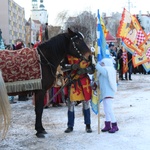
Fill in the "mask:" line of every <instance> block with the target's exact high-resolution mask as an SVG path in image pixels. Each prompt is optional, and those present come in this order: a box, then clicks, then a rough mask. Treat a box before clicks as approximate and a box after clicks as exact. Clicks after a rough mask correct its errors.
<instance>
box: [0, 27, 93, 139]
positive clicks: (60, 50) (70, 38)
mask: <svg viewBox="0 0 150 150" xmlns="http://www.w3.org/2000/svg"><path fill="white" fill-rule="evenodd" d="M35 51H36V52H37V54H38V55H39V57H38V58H39V59H38V60H36V62H37V63H38V64H40V68H41V69H40V70H41V76H42V78H41V86H38V88H39V89H30V90H29V91H24V92H26V93H27V92H28V93H30V92H31V91H32V92H34V94H35V130H36V131H37V132H36V136H37V137H38V138H44V137H45V134H47V132H46V130H45V128H44V127H43V124H42V114H43V106H44V96H45V93H46V91H47V90H48V89H50V88H51V87H52V86H53V84H54V82H55V80H56V71H57V67H58V65H59V64H60V62H61V61H62V60H63V58H65V57H66V56H67V55H70V56H74V57H76V58H81V59H84V58H85V55H86V54H87V53H91V51H90V49H89V48H88V46H87V45H86V43H85V42H84V40H83V37H82V35H81V33H79V32H73V31H72V30H70V29H69V28H68V32H65V33H61V34H58V35H57V36H55V37H53V38H51V39H49V40H47V41H45V42H43V43H41V44H40V45H38V47H37V48H36V49H35ZM2 72H3V71H2ZM22 92H23V89H22ZM8 94H9V93H8ZM10 94H14V95H16V94H17V95H19V92H17V93H10ZM0 105H1V104H0ZM5 108H6V107H5ZM6 109H7V108H6Z"/></svg>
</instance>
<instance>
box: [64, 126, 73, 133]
mask: <svg viewBox="0 0 150 150" xmlns="http://www.w3.org/2000/svg"><path fill="white" fill-rule="evenodd" d="M72 131H73V127H68V128H67V129H66V130H65V133H70V132H72Z"/></svg>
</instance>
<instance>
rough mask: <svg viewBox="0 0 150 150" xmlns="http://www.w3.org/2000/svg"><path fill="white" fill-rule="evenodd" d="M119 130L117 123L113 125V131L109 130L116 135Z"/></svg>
mask: <svg viewBox="0 0 150 150" xmlns="http://www.w3.org/2000/svg"><path fill="white" fill-rule="evenodd" d="M118 130H119V128H118V126H117V123H112V128H111V130H109V133H115V132H116V131H118Z"/></svg>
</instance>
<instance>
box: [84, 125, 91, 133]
mask: <svg viewBox="0 0 150 150" xmlns="http://www.w3.org/2000/svg"><path fill="white" fill-rule="evenodd" d="M85 130H86V132H87V133H91V132H92V129H91V125H90V124H87V125H86V129H85Z"/></svg>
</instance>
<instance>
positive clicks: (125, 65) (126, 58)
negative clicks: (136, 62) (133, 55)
mask: <svg viewBox="0 0 150 150" xmlns="http://www.w3.org/2000/svg"><path fill="white" fill-rule="evenodd" d="M122 51H123V53H122V59H123V74H124V73H126V72H127V71H128V56H127V51H126V50H125V48H124V47H123V48H122ZM130 61H132V60H130Z"/></svg>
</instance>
